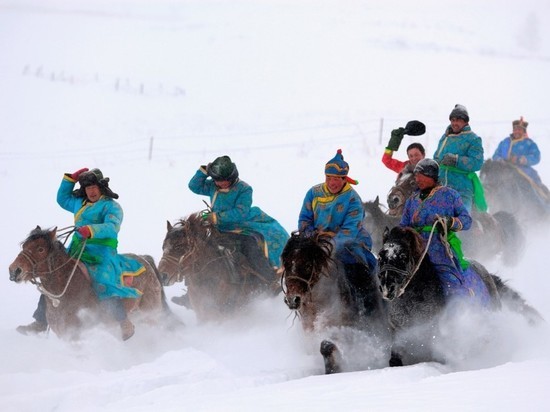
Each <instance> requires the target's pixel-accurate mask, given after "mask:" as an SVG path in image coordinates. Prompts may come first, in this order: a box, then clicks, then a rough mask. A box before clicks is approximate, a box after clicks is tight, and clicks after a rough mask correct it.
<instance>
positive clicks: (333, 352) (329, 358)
mask: <svg viewBox="0 0 550 412" xmlns="http://www.w3.org/2000/svg"><path fill="white" fill-rule="evenodd" d="M320 351H321V355H323V359H324V361H325V374H327V375H330V374H332V373H339V372H341V371H342V369H341V367H340V365H339V361H340V358H341V357H340V352H339V351H338V348H337V347H336V345H335V344H334V343H332V342H331V341H329V340H324V341H322V342H321V349H320Z"/></svg>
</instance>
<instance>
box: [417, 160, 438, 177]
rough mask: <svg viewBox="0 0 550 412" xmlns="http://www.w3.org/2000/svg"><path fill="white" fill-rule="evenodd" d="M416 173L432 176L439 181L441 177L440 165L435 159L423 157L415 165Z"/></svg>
mask: <svg viewBox="0 0 550 412" xmlns="http://www.w3.org/2000/svg"><path fill="white" fill-rule="evenodd" d="M414 173H420V174H421V175H424V176H428V177H431V178H432V179H433V180H435V181H436V182H437V180H438V179H439V165H438V164H437V162H436V161H435V160H433V159H422V160H421V161H419V162H418V163H417V164H416V166H415V167H414Z"/></svg>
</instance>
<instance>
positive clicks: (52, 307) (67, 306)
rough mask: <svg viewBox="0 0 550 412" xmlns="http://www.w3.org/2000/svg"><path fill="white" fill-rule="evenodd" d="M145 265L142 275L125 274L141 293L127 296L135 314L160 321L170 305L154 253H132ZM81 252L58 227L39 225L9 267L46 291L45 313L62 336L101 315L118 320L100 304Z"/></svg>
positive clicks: (16, 279)
mask: <svg viewBox="0 0 550 412" xmlns="http://www.w3.org/2000/svg"><path fill="white" fill-rule="evenodd" d="M128 256H131V257H132V258H134V259H136V260H138V261H139V262H140V263H141V264H142V265H143V266H144V267H145V272H144V273H142V274H141V275H139V276H135V277H132V278H131V279H125V280H128V281H131V286H132V287H134V288H136V289H138V290H140V291H141V292H142V295H141V296H140V297H139V298H136V299H124V305H125V307H126V310H127V312H128V313H129V314H130V316H131V317H138V318H143V320H146V321H147V320H149V321H151V322H154V323H155V324H158V323H159V322H160V321H161V320H162V319H164V318H165V315H166V313H167V311H169V309H168V306H167V304H166V301H165V296H164V292H163V289H162V285H161V284H160V281H159V279H158V273H157V270H156V267H155V265H154V262H153V261H152V258H150V257H148V256H147V257H145V256H137V255H133V254H130V255H128ZM77 258H78V257H77V256H70V255H69V254H68V253H67V251H66V249H65V247H64V246H63V244H62V243H61V242H60V241H59V240H58V239H57V229H56V228H54V229H52V230H43V229H41V228H40V227H39V226H37V227H36V228H35V229H34V230H33V231H31V233H30V234H29V236H28V237H27V239H26V240H25V241H24V242H23V244H22V250H21V252H20V253H19V255H17V257H16V258H15V260H14V261H13V263H12V264H11V265H10V267H9V273H10V280H12V281H14V282H16V283H22V282H31V283H33V284H35V285H37V287H38V289H39V291H40V293H42V294H43V295H45V296H46V298H47V299H46V319H47V321H48V325H49V327H50V328H51V329H52V330H53V332H54V333H55V334H56V335H58V336H59V337H61V338H68V339H75V338H78V337H79V335H80V332H81V331H82V329H85V328H91V327H93V326H95V325H97V321H98V319H99V320H101V321H102V322H104V323H106V324H109V323H112V322H113V319H112V316H111V315H109V314H108V313H107V312H106V311H105V310H104V308H103V307H102V306H101V305H100V304H99V300H98V298H97V295H96V293H95V292H94V290H93V289H92V284H91V280H90V277H89V275H88V271H87V269H86V266H85V265H84V264H83V263H82V262H80V261H79V260H78V259H77Z"/></svg>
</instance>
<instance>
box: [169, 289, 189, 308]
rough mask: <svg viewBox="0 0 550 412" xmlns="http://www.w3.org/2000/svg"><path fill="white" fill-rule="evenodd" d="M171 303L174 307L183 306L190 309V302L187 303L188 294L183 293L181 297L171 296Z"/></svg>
mask: <svg viewBox="0 0 550 412" xmlns="http://www.w3.org/2000/svg"><path fill="white" fill-rule="evenodd" d="M172 302H174V303H175V304H176V305H180V306H185V307H186V308H187V309H191V302H190V301H189V293H187V292H186V293H184V294H183V295H181V296H173V297H172Z"/></svg>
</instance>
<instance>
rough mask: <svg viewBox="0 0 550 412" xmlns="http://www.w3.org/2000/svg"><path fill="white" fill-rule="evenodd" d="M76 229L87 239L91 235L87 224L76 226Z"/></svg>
mask: <svg viewBox="0 0 550 412" xmlns="http://www.w3.org/2000/svg"><path fill="white" fill-rule="evenodd" d="M76 231H77V232H78V233H80V236H82V237H83V238H84V239H89V238H91V237H92V231H91V230H90V228H89V227H88V226H80V227H77V228H76Z"/></svg>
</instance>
